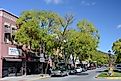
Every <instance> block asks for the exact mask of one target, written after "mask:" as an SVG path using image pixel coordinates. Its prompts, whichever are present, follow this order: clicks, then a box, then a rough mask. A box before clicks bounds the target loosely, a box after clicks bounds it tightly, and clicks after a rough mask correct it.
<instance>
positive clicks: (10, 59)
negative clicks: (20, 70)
mask: <svg viewBox="0 0 121 81" xmlns="http://www.w3.org/2000/svg"><path fill="white" fill-rule="evenodd" d="M5 60H6V61H12V62H16V61H17V62H21V61H22V59H14V58H5Z"/></svg>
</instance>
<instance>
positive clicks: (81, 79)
mask: <svg viewBox="0 0 121 81" xmlns="http://www.w3.org/2000/svg"><path fill="white" fill-rule="evenodd" d="M103 70H104V68H100V69H96V70H89V71H87V72H84V73H81V74H78V75H69V76H66V77H51V78H46V79H37V80H34V81H121V80H111V79H97V78H95V76H96V75H97V74H99V73H100V72H101V71H103Z"/></svg>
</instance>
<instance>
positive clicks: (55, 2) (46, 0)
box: [44, 0, 62, 4]
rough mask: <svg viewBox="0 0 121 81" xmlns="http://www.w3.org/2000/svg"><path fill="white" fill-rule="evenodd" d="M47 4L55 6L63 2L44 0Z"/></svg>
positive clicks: (60, 0) (59, 0)
mask: <svg viewBox="0 0 121 81" xmlns="http://www.w3.org/2000/svg"><path fill="white" fill-rule="evenodd" d="M44 1H45V2H46V3H47V4H50V3H53V4H60V3H61V2H62V0H44Z"/></svg>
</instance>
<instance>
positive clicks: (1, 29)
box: [0, 9, 21, 77]
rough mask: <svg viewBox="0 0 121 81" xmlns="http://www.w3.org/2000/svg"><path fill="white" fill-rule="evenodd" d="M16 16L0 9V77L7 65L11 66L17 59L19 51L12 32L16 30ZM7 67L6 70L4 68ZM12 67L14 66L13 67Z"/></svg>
mask: <svg viewBox="0 0 121 81" xmlns="http://www.w3.org/2000/svg"><path fill="white" fill-rule="evenodd" d="M17 18H18V17H17V16H15V15H13V14H11V13H10V12H8V11H6V10H4V9H0V77H3V76H4V75H5V74H6V72H7V70H8V69H7V67H12V66H14V65H15V64H14V65H13V62H14V61H17V62H18V61H21V59H19V52H18V50H17V48H16V46H15V45H14V44H16V42H15V41H14V32H16V30H17V27H16V20H17ZM6 69H7V70H6ZM13 69H14V68H13Z"/></svg>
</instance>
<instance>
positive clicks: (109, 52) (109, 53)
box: [108, 50, 111, 67]
mask: <svg viewBox="0 0 121 81" xmlns="http://www.w3.org/2000/svg"><path fill="white" fill-rule="evenodd" d="M108 55H109V67H111V51H110V50H109V51H108Z"/></svg>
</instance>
